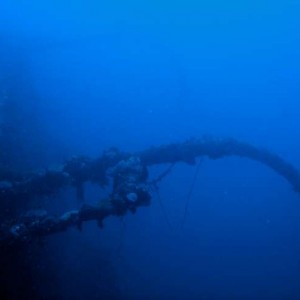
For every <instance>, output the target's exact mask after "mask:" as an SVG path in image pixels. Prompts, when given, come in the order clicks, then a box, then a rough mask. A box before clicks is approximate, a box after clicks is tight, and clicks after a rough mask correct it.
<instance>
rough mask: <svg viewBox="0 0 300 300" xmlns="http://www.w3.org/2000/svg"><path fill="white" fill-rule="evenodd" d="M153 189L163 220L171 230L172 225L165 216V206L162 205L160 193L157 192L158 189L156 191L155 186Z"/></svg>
mask: <svg viewBox="0 0 300 300" xmlns="http://www.w3.org/2000/svg"><path fill="white" fill-rule="evenodd" d="M153 188H154V191H155V192H156V195H157V199H158V203H159V206H160V209H161V211H162V213H163V216H164V219H165V221H166V223H167V224H168V226H169V228H170V229H173V226H172V224H171V222H170V219H169V216H168V214H167V211H166V208H165V206H164V204H163V202H162V199H161V196H160V192H159V189H158V187H157V185H154V186H153Z"/></svg>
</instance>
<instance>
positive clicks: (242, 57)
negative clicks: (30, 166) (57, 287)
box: [0, 0, 300, 299]
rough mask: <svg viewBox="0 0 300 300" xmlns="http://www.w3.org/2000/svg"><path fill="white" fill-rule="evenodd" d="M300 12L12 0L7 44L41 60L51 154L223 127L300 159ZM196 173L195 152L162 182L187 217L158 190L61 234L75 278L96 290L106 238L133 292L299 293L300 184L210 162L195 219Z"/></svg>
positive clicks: (53, 158)
mask: <svg viewBox="0 0 300 300" xmlns="http://www.w3.org/2000/svg"><path fill="white" fill-rule="evenodd" d="M2 2H4V1H2ZM7 2H8V1H7ZM299 15H300V3H299V1H296V0H295V1H292V0H286V1H276V0H275V1H264V0H260V1H258V0H256V1H232V0H229V1H220V0H219V1H163V0H161V1H106V3H101V1H78V0H77V1H71V2H67V1H33V0H31V1H9V2H8V3H1V4H0V34H1V43H3V44H4V45H5V47H6V49H8V50H6V51H5V50H3V49H5V47H3V49H2V50H3V51H2V54H1V56H2V58H4V59H2V60H3V61H6V62H7V64H8V65H9V64H10V62H12V61H16V60H17V59H18V57H19V56H20V55H21V56H22V59H25V60H26V62H27V71H28V72H29V73H30V74H29V73H28V76H30V78H31V84H32V85H33V86H34V88H35V90H36V93H37V94H38V96H39V97H38V98H39V100H37V101H38V103H35V104H34V109H35V112H36V113H38V115H39V118H40V119H41V120H42V124H43V130H45V132H46V133H47V134H46V133H45V136H47V137H51V138H50V139H49V148H48V149H47V153H46V156H47V157H48V161H45V165H47V164H48V163H50V162H51V163H55V162H57V163H60V162H62V160H63V159H64V158H66V157H70V156H71V155H74V154H85V155H90V156H97V155H99V154H100V153H101V152H102V151H103V149H105V148H107V147H110V146H117V147H120V148H121V149H124V150H140V149H144V148H145V147H148V146H151V145H159V144H162V143H169V142H176V141H182V140H184V139H187V138H189V137H198V136H200V135H202V134H212V135H216V136H222V137H223V136H232V137H235V138H238V139H241V140H244V141H247V142H250V143H253V144H255V145H260V146H263V147H266V148H268V149H270V150H272V151H274V152H276V153H278V154H280V155H282V156H284V157H285V158H286V159H287V160H289V161H290V162H292V163H294V164H295V165H296V166H298V167H300V155H299V150H298V149H299V132H300V124H299V116H300V103H299V96H300V89H299V86H300V57H299V53H300V30H299V28H300V18H299ZM9 49H18V51H16V52H14V51H11V50H9ZM24 101H25V103H26V101H28V99H26V98H25V99H24ZM28 103H29V104H28V105H32V101H31V102H30V101H28ZM36 138H41V137H40V136H39V137H36ZM46 143H47V141H46ZM46 148H47V147H46ZM54 148H55V150H54ZM32 150H34V149H32ZM34 159H38V158H37V157H33V160H34ZM160 170H164V167H162V168H156V169H153V170H151V172H152V173H153V176H154V175H155V174H158V173H159V171H160ZM194 172H195V168H192V167H188V166H185V165H181V164H180V165H177V166H176V167H175V169H174V170H173V171H172V173H171V174H170V175H169V176H168V177H167V178H166V179H165V180H164V181H163V182H162V185H161V191H160V192H161V197H162V200H163V202H164V205H165V208H166V211H167V213H168V215H169V218H170V220H171V223H172V229H170V228H169V227H168V224H167V223H166V221H165V219H164V217H163V213H162V212H161V209H160V206H159V203H158V199H157V197H155V198H154V199H153V205H152V206H151V207H150V208H147V209H141V210H140V211H139V212H138V213H137V214H136V215H135V216H131V215H130V216H127V217H126V218H125V219H124V222H125V225H124V224H122V222H120V221H119V220H110V221H108V222H106V226H105V229H104V230H102V231H99V230H98V228H96V226H94V225H93V224H91V225H87V226H86V228H85V230H84V232H83V233H78V232H76V231H71V232H68V233H65V235H64V236H61V237H60V236H59V237H52V238H51V239H50V242H49V245H48V247H49V248H48V250H45V252H46V253H47V255H48V258H49V257H52V258H51V259H49V261H50V263H53V264H54V265H55V266H56V267H55V268H57V272H58V273H60V274H61V280H60V281H61V286H62V287H63V288H61V290H62V291H61V292H62V293H65V294H66V297H69V296H70V295H71V296H74V295H77V296H78V295H79V297H81V298H83V297H90V298H91V299H96V297H97V295H95V293H96V292H97V286H98V287H99V285H101V282H100V281H101V280H100V279H99V278H97V268H101V263H99V261H98V263H97V255H96V254H97V252H98V251H100V250H99V249H101V251H106V252H107V253H106V255H107V259H109V260H110V261H111V263H112V264H113V266H114V272H115V273H116V275H114V276H116V277H117V287H116V289H119V290H121V296H122V299H127V298H128V299H184V298H185V299H300V287H299V279H300V256H299V253H300V235H299V233H300V221H299V220H300V218H299V217H300V198H299V195H297V194H295V193H294V192H293V191H292V190H291V188H290V186H289V185H288V184H287V183H286V182H285V181H284V180H283V179H282V178H280V177H279V176H278V175H276V174H274V173H273V172H272V171H271V170H269V169H267V168H265V167H264V166H261V165H259V164H257V163H254V162H249V161H247V160H241V159H237V158H231V159H224V160H221V161H209V160H204V161H203V164H202V166H201V168H200V172H199V176H198V179H197V185H196V188H195V190H194V193H193V194H192V198H191V203H190V206H189V211H188V218H187V222H186V224H185V226H184V228H183V229H180V222H181V220H182V217H183V211H184V205H185V201H186V197H187V193H188V190H189V187H190V185H191V182H192V180H193V176H194ZM88 193H89V199H90V200H89V201H92V202H93V201H97V200H98V199H100V198H101V195H102V196H103V194H104V193H105V191H104V192H103V191H99V190H97V189H95V188H94V187H90V188H89V191H88ZM60 201H61V203H62V205H61V206H60V207H59V208H57V207H51V208H50V209H53V210H56V209H57V210H65V209H70V208H74V207H75V208H76V205H77V203H76V201H75V200H73V198H72V194H68V193H66V194H63V195H60ZM49 249H50V250H49ZM103 249H105V250H103ZM47 251H48V252H47ZM58 253H59V255H58ZM45 255H46V254H45ZM95 281H96V282H95ZM45 289H46V288H45ZM93 289H94V290H93ZM50 290H51V288H50ZM87 295H89V296H87Z"/></svg>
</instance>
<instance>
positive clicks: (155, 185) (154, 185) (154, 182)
mask: <svg viewBox="0 0 300 300" xmlns="http://www.w3.org/2000/svg"><path fill="white" fill-rule="evenodd" d="M175 164H176V163H172V164H171V165H170V166H169V167H168V168H167V169H166V170H165V171H164V172H162V173H161V174H160V175H159V176H158V177H157V178H156V179H154V180H152V181H151V182H150V183H149V187H150V189H151V190H152V191H154V192H155V194H156V196H157V199H158V203H159V206H160V209H161V211H162V214H163V216H164V219H165V221H166V223H167V224H168V226H169V228H170V229H173V226H172V224H171V222H170V219H169V216H168V214H167V210H166V208H165V206H164V204H163V201H162V198H161V196H160V192H159V188H158V183H159V182H160V181H162V179H163V178H164V177H166V176H167V175H168V174H169V173H170V172H171V170H172V169H173V167H174V166H175Z"/></svg>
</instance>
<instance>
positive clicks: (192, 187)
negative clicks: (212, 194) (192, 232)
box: [181, 158, 203, 229]
mask: <svg viewBox="0 0 300 300" xmlns="http://www.w3.org/2000/svg"><path fill="white" fill-rule="evenodd" d="M202 162H203V158H201V160H200V161H199V163H198V165H197V168H196V171H195V173H194V177H193V180H192V183H191V186H190V189H189V192H188V194H187V197H186V202H185V206H184V214H183V218H182V222H181V229H183V227H184V224H185V222H186V217H187V213H188V209H189V205H190V201H191V198H192V194H193V192H194V188H195V184H196V181H197V178H198V175H199V171H200V167H201V165H202Z"/></svg>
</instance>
